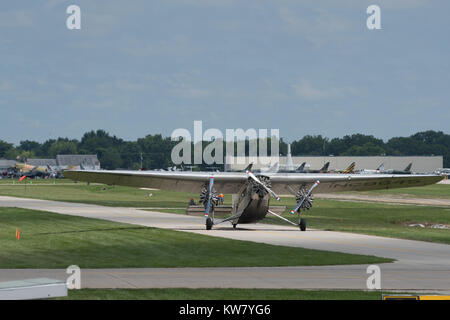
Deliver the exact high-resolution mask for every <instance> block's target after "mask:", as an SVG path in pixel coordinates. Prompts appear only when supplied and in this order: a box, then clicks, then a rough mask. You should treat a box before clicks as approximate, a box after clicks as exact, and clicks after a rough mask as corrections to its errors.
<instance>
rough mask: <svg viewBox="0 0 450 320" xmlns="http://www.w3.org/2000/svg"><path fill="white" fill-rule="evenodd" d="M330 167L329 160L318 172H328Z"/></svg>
mask: <svg viewBox="0 0 450 320" xmlns="http://www.w3.org/2000/svg"><path fill="white" fill-rule="evenodd" d="M329 167H330V161H328V162H327V163H325V164H324V166H323V167H322V169H320V172H328V168H329Z"/></svg>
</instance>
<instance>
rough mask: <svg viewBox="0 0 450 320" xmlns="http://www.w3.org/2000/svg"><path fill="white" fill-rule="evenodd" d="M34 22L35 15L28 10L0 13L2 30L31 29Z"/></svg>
mask: <svg viewBox="0 0 450 320" xmlns="http://www.w3.org/2000/svg"><path fill="white" fill-rule="evenodd" d="M34 20H35V19H34V15H33V14H32V13H31V12H29V11H26V10H21V11H19V10H15V11H6V12H0V28H30V27H32V26H33V25H34Z"/></svg>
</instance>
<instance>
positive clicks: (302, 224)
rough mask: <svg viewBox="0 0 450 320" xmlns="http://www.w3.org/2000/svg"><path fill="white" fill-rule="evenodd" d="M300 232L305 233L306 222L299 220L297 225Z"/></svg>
mask: <svg viewBox="0 0 450 320" xmlns="http://www.w3.org/2000/svg"><path fill="white" fill-rule="evenodd" d="M298 226H299V227H300V230H301V231H306V220H305V219H300V224H299V225H298Z"/></svg>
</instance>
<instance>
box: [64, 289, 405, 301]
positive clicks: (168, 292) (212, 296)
mask: <svg viewBox="0 0 450 320" xmlns="http://www.w3.org/2000/svg"><path fill="white" fill-rule="evenodd" d="M382 294H383V293H382V292H379V291H357V290H334V291H331V290H311V291H310V290H295V289H186V288H170V289H114V290H112V289H111V290H108V289H82V290H69V295H68V297H64V298H59V299H61V300H230V299H231V300H381V296H382ZM384 294H390V293H384ZM396 294H398V293H396Z"/></svg>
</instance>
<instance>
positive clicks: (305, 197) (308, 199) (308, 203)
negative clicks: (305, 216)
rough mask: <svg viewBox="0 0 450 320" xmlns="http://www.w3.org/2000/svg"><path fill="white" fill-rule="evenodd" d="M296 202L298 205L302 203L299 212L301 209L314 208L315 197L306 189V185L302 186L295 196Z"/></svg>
mask: <svg viewBox="0 0 450 320" xmlns="http://www.w3.org/2000/svg"><path fill="white" fill-rule="evenodd" d="M295 200H296V201H297V203H301V205H300V207H298V209H297V212H299V211H300V210H301V209H303V210H309V209H311V208H312V205H313V202H314V196H313V195H312V193H310V192H309V190H307V189H306V187H305V185H302V186H301V187H300V189H299V190H298V191H297V193H296V194H295Z"/></svg>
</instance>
